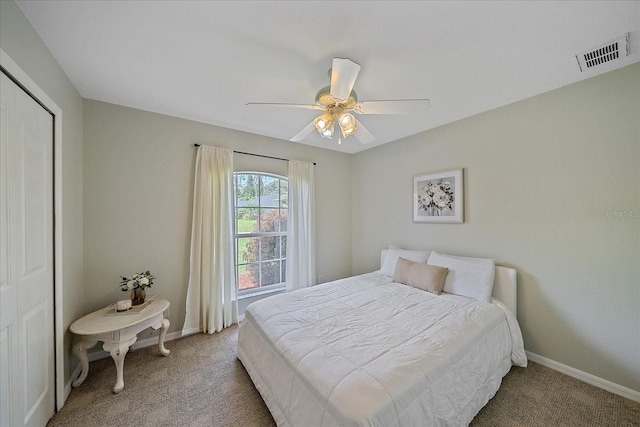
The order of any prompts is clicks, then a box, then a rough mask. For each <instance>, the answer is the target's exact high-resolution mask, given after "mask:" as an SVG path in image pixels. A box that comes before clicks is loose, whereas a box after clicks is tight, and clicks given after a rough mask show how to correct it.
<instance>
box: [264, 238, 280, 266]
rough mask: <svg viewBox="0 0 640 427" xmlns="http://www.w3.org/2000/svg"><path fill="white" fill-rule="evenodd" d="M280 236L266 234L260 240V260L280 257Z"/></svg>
mask: <svg viewBox="0 0 640 427" xmlns="http://www.w3.org/2000/svg"><path fill="white" fill-rule="evenodd" d="M278 237H279V236H266V237H262V238H261V239H260V240H261V241H260V261H269V260H272V259H278V258H280V245H279V243H280V242H279V241H278Z"/></svg>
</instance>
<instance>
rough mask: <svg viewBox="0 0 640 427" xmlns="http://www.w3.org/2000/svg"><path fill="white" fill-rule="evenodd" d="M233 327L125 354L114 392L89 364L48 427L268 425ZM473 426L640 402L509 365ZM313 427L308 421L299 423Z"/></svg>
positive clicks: (109, 370) (580, 418) (105, 364)
mask: <svg viewBox="0 0 640 427" xmlns="http://www.w3.org/2000/svg"><path fill="white" fill-rule="evenodd" d="M237 336H238V331H237V328H235V327H234V328H228V329H226V330H224V331H223V332H221V333H219V334H214V335H205V334H198V335H192V336H190V337H187V338H182V339H179V340H174V341H170V342H167V343H166V347H167V348H168V349H170V350H171V354H170V355H169V356H168V357H162V356H161V355H160V352H159V351H158V347H157V346H154V347H148V348H145V349H141V350H138V351H135V352H133V353H129V354H127V357H126V361H125V368H124V381H125V388H124V390H123V391H122V392H121V393H120V394H113V393H112V388H113V385H114V384H115V375H116V373H115V366H114V364H113V361H112V360H111V358H108V359H102V360H98V361H95V362H92V363H91V364H90V369H89V376H88V377H87V379H86V380H85V382H84V383H83V384H82V385H81V386H80V387H78V388H76V389H73V390H72V391H71V394H70V395H69V398H68V400H67V403H66V404H65V406H64V408H62V410H61V411H60V412H59V413H58V414H56V416H54V417H53V418H52V419H51V421H50V422H49V424H48V425H49V426H69V427H71V426H83V427H84V426H119V427H125V426H135V427H143V426H242V427H251V426H256V427H258V426H260V427H262V426H265V427H266V426H274V425H275V423H274V421H273V419H272V418H271V415H270V414H269V411H268V410H267V407H266V406H265V404H264V403H263V401H262V399H261V398H260V395H259V394H258V392H257V391H256V389H255V387H254V386H253V383H252V382H251V380H250V379H249V375H248V374H247V373H246V371H245V370H244V367H243V366H242V364H241V363H240V362H239V361H238V360H237V358H236V345H237ZM471 425H473V426H492V427H493V426H496V427H497V426H509V427H511V426H545V427H547V426H640V403H637V402H634V401H631V400H629V399H625V398H622V397H620V396H617V395H614V394H611V393H608V392H606V391H603V390H601V389H599V388H596V387H593V386H590V385H588V384H585V383H583V382H580V381H578V380H575V379H573V378H571V377H568V376H566V375H563V374H560V373H558V372H556V371H554V370H551V369H548V368H545V367H543V366H541V365H538V364H536V363H530V365H529V367H527V368H524V369H523V368H512V370H511V372H509V374H507V376H506V377H505V378H504V379H503V383H502V386H501V388H500V390H498V393H497V394H496V396H495V397H494V398H493V399H492V400H491V401H490V402H489V403H488V404H487V406H486V407H485V408H484V409H482V411H481V412H480V413H479V414H478V415H477V416H476V418H475V419H474V420H473V423H472V424H471ZM300 427H313V426H300Z"/></svg>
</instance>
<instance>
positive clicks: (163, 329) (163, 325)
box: [151, 319, 171, 356]
mask: <svg viewBox="0 0 640 427" xmlns="http://www.w3.org/2000/svg"><path fill="white" fill-rule="evenodd" d="M169 324H170V323H169V319H162V320H161V321H160V322H158V323H156V324H153V325H151V327H152V328H153V330H155V331H157V330H158V329H160V336H159V338H158V348H159V349H160V354H162V355H163V356H168V355H169V353H171V350H169V349H167V348H165V346H164V337H165V335H167V329H169Z"/></svg>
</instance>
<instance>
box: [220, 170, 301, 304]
mask: <svg viewBox="0 0 640 427" xmlns="http://www.w3.org/2000/svg"><path fill="white" fill-rule="evenodd" d="M233 179H234V187H235V219H236V224H235V227H236V229H235V243H236V277H237V281H238V293H239V295H243V294H249V293H253V292H257V291H262V290H269V289H281V288H283V287H284V284H285V271H286V262H287V261H286V256H287V249H286V245H287V207H288V203H287V202H288V189H289V188H288V182H287V179H286V178H282V177H279V176H275V175H268V174H263V173H257V172H236V173H234V174H233Z"/></svg>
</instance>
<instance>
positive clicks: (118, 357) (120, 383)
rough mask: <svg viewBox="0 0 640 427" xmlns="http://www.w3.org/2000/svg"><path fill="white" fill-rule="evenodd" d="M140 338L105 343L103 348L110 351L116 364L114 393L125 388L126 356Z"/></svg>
mask: <svg viewBox="0 0 640 427" xmlns="http://www.w3.org/2000/svg"><path fill="white" fill-rule="evenodd" d="M137 339H138V338H137V337H133V338H131V339H130V340H128V341H125V342H121V343H104V344H103V345H102V348H103V349H104V350H105V351H108V352H109V353H110V354H111V357H112V358H113V361H114V362H115V364H116V385H115V386H114V387H113V392H114V393H116V394H117V393H120V392H121V391H122V389H123V388H124V357H125V356H126V355H127V352H128V351H129V347H131V346H132V345H133V343H135V342H136V340H137Z"/></svg>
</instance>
